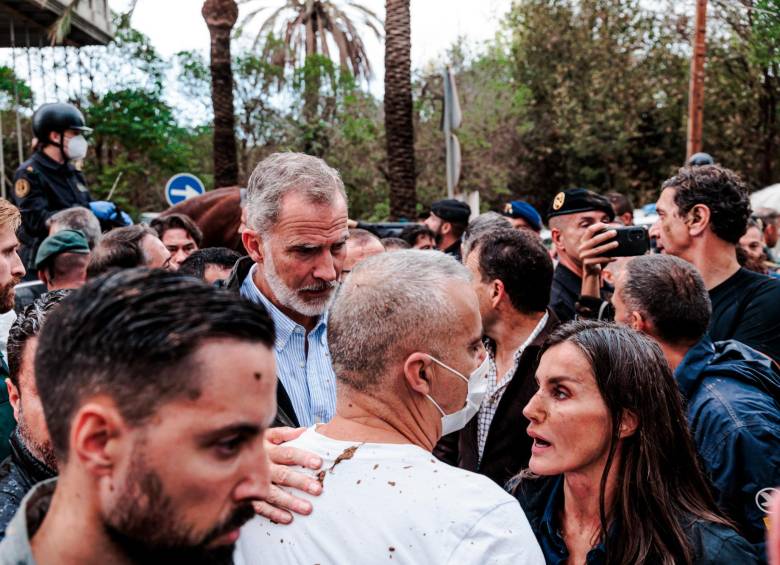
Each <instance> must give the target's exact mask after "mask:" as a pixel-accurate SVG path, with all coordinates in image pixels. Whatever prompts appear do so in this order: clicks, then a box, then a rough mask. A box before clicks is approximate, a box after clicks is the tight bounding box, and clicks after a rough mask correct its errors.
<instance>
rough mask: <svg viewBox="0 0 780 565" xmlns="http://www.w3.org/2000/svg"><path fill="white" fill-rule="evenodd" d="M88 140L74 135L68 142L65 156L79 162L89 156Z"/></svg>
mask: <svg viewBox="0 0 780 565" xmlns="http://www.w3.org/2000/svg"><path fill="white" fill-rule="evenodd" d="M87 147H88V145H87V140H86V139H84V136H83V135H74V136H73V137H71V138H70V139H69V140H68V143H67V147H66V148H65V156H66V157H67V158H68V159H69V160H71V161H78V160H79V159H83V158H85V157H86V156H87Z"/></svg>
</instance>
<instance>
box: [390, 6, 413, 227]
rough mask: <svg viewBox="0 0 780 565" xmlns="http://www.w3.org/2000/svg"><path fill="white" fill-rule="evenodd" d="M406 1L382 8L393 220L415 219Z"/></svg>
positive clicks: (410, 68)
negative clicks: (384, 13)
mask: <svg viewBox="0 0 780 565" xmlns="http://www.w3.org/2000/svg"><path fill="white" fill-rule="evenodd" d="M409 2H410V0H387V3H386V5H385V8H386V17H385V136H386V138H387V169H388V179H389V181H390V217H391V218H392V219H394V220H397V219H401V218H406V219H408V220H414V219H415V217H416V216H417V209H416V205H417V194H416V190H415V168H414V122H413V120H412V60H411V49H412V45H411V26H410V12H409Z"/></svg>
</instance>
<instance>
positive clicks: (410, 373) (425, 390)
mask: <svg viewBox="0 0 780 565" xmlns="http://www.w3.org/2000/svg"><path fill="white" fill-rule="evenodd" d="M432 366H433V361H431V358H430V357H429V356H428V355H426V354H425V353H422V352H420V351H416V352H415V353H412V354H411V355H410V356H409V357H407V358H406V361H404V379H405V380H406V384H407V385H409V388H411V389H412V390H414V391H415V392H419V393H420V394H430V393H431V381H430V374H431V369H432Z"/></svg>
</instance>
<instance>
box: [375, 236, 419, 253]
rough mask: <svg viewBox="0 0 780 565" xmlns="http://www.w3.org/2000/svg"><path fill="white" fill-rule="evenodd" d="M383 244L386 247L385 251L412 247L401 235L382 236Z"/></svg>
mask: <svg viewBox="0 0 780 565" xmlns="http://www.w3.org/2000/svg"><path fill="white" fill-rule="evenodd" d="M382 245H383V246H384V248H385V251H397V250H399V249H411V247H412V246H411V245H409V244H408V243H407V242H406V241H404V240H403V239H401V238H400V237H385V238H382Z"/></svg>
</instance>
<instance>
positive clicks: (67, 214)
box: [46, 206, 102, 249]
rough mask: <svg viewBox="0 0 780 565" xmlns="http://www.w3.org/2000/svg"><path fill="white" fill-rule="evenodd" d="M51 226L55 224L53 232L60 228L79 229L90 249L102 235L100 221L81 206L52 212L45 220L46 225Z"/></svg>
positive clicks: (93, 247) (60, 229)
mask: <svg viewBox="0 0 780 565" xmlns="http://www.w3.org/2000/svg"><path fill="white" fill-rule="evenodd" d="M52 226H55V231H54V233H57V232H58V231H62V230H78V231H80V232H81V233H83V234H84V236H85V237H86V238H87V245H89V248H90V249H95V246H96V245H97V244H98V242H100V237H101V236H102V232H101V231H100V221H99V220H98V219H97V217H96V216H95V214H93V213H92V211H91V210H89V209H87V208H82V207H81V206H74V207H73V208H66V209H65V210H60V211H59V212H57V213H56V214H53V215H52V216H51V217H49V218H48V219H47V220H46V227H47V228H49V229H51V227H52ZM52 235H54V234H52Z"/></svg>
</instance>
